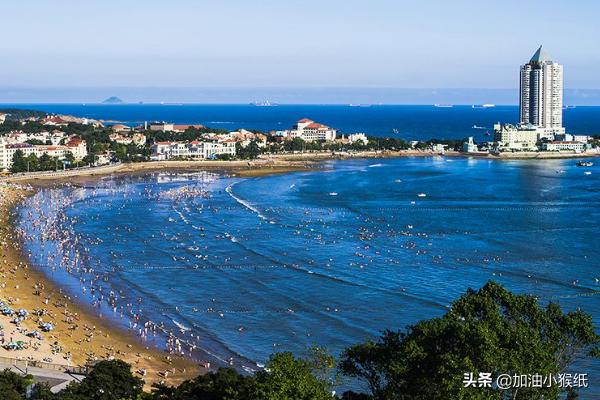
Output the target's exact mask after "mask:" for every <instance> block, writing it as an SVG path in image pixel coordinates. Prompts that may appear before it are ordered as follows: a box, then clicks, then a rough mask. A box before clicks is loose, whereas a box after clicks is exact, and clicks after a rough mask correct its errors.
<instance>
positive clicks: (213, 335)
mask: <svg viewBox="0 0 600 400" xmlns="http://www.w3.org/2000/svg"><path fill="white" fill-rule="evenodd" d="M49 107H50V106H49ZM52 107H54V108H48V109H46V110H47V111H53V112H60V113H72V114H75V115H82V116H88V117H91V118H108V117H109V115H108V114H109V110H120V111H119V112H120V113H121V112H122V114H117V115H112V116H110V117H111V118H113V119H117V120H121V121H134V120H135V121H139V120H144V119H145V118H146V117H149V116H151V115H155V117H154V118H152V119H164V120H169V121H176V122H189V123H192V122H195V123H198V122H200V123H204V122H205V120H204V119H202V118H200V117H198V118H197V119H193V118H192V117H191V116H192V115H201V114H202V111H201V110H205V111H206V110H210V109H211V107H213V106H198V108H195V107H196V106H190V107H188V106H181V107H177V106H173V107H163V106H156V109H157V110H168V111H164V113H163V114H152V113H151V112H150V111H149V110H148V111H142V110H143V109H144V107H155V106H94V109H93V110H94V111H90V113H89V114H80V113H78V112H76V111H77V110H86V109H87V108H86V107H88V106H66V105H65V106H52ZM69 107H70V108H69ZM214 107H215V108H214V110H215V114H218V113H223V114H222V116H221V117H220V118H217V116H216V115H215V114H211V116H210V118H209V119H214V120H215V121H216V120H217V119H218V120H223V121H225V120H229V121H232V122H233V121H234V120H236V121H237V122H234V123H233V124H232V125H233V126H234V127H238V126H245V127H249V128H253V127H254V128H256V129H261V128H260V127H261V126H263V127H264V126H266V125H263V124H266V123H265V122H258V120H259V118H258V117H257V116H252V112H250V110H254V112H256V113H258V115H265V114H263V113H267V114H269V113H275V114H277V115H279V116H271V117H270V119H269V121H275V120H277V121H281V124H282V125H283V126H284V127H285V126H288V125H289V124H290V123H291V122H292V121H293V120H295V119H297V118H298V117H300V116H307V117H310V118H312V119H315V120H317V121H323V122H324V123H328V124H330V125H332V126H336V127H337V126H342V121H344V120H345V119H344V117H343V114H344V111H343V110H342V107H341V106H340V107H339V108H338V107H333V106H324V107H323V108H319V107H316V106H306V107H305V106H298V107H297V108H294V107H292V106H290V108H289V110H290V112H289V113H287V114H286V113H284V112H283V111H282V110H286V109H288V107H287V106H280V107H251V106H240V110H241V109H244V110H246V111H243V112H241V111H240V110H238V111H239V112H238V111H236V112H232V114H231V115H227V113H226V112H225V111H224V110H227V109H231V110H236V107H235V106H222V107H217V106H214ZM330 107H333V108H330ZM378 108H379V107H365V108H362V107H345V108H344V110H345V111H346V112H348V113H350V115H352V116H353V117H352V121H353V122H346V123H347V124H348V125H347V127H344V130H346V129H347V130H348V131H351V130H355V129H357V126H361V127H363V128H364V129H361V130H364V131H368V129H369V126H370V125H369V123H368V121H369V119H368V118H367V120H365V121H362V120H361V119H360V118H358V117H357V116H358V115H360V113H365V115H371V117H370V118H371V119H370V121H372V126H373V127H372V128H370V129H371V131H370V133H372V134H377V133H380V134H385V133H389V132H388V130H389V129H392V127H396V128H394V129H399V131H400V133H399V135H400V136H401V135H402V134H403V133H405V134H406V135H407V136H406V137H407V138H411V139H413V138H419V137H421V138H424V137H430V136H431V137H446V138H460V137H463V136H465V133H467V132H470V131H469V129H470V128H469V127H470V126H473V125H482V126H489V125H490V124H491V123H492V122H494V121H495V120H497V119H499V120H506V119H509V118H510V116H513V117H514V115H515V113H516V108H514V107H506V108H504V107H496V108H494V109H483V110H481V109H472V108H470V107H464V108H463V107H453V108H437V109H436V108H434V107H430V108H427V107H421V106H418V107H416V106H415V107H406V108H402V107H398V108H395V107H391V106H390V108H388V107H387V106H382V107H381V109H380V110H378ZM151 109H152V108H151ZM102 110H106V111H102ZM125 110H132V111H134V113H133V114H131V115H129V116H128V117H127V115H128V114H127V113H126V112H125ZM175 110H187V111H185V112H186V115H185V116H180V117H177V118H176V117H175V115H177V111H175ZM217 110H218V112H217ZM291 110H295V111H293V112H292V111H291ZM311 110H312V111H311ZM394 110H401V111H400V112H399V113H400V114H399V115H400V116H399V115H398V113H395V112H394ZM598 111H600V109H598V108H592V107H589V108H587V107H581V108H580V107H577V108H576V109H570V110H565V120H566V121H569V119H568V117H567V116H569V115H571V117H569V118H573V115H577V114H576V113H580V114H578V115H580V116H581V117H580V118H581V119H575V120H571V121H569V123H572V125H573V127H575V126H577V127H578V128H577V129H578V132H588V133H590V132H593V129H594V125H593V124H592V123H591V122H590V121H598V119H599V116H598V114H599V113H598ZM104 112H106V114H102V113H104ZM169 113H173V114H169ZM278 113H282V114H278ZM370 113H374V114H377V115H379V117H377V118H376V117H375V116H373V114H370ZM570 113H572V114H570ZM283 114H285V115H287V117H285V118H284V117H283V116H282V115H283ZM292 114H293V115H292ZM415 114H416V115H421V116H423V115H429V118H430V120H421V122H420V124H416V123H415V122H414V121H416V120H417V118H416V117H415ZM436 115H438V116H440V117H439V118H435V117H434V116H436ZM486 115H487V117H486ZM384 116H385V117H384ZM402 116H405V118H406V119H405V120H404V119H403V117H402ZM442 116H443V117H442ZM472 116H478V118H480V119H476V118H471V117H472ZM588 116H590V118H589V119H588ZM148 119H150V118H148ZM348 119H350V118H348ZM250 120H256V121H257V122H256V125H254V126H249V125H248V123H249V121H250ZM358 120H360V121H361V122H360V124H361V125H353V124H354V123H355V122H356V121H358ZM447 121H454V122H453V124H454V125H453V126H454V128H453V130H450V128H449V127H448V126H447V124H446V122H447ZM573 121H578V122H577V123H575V122H573ZM206 124H207V125H208V122H206ZM363 124H364V125H363ZM567 126H569V125H568V124H567ZM597 126H598V125H595V127H596V128H597ZM436 127H439V129H440V130H439V131H437V130H436V129H437V128H436ZM457 127H463V128H464V129H463V128H457ZM427 128H429V129H430V131H428V130H427ZM262 129H264V128H262ZM573 129H575V128H573ZM265 130H266V129H265ZM434 132H437V133H434ZM469 134H471V133H469ZM408 135H413V136H408ZM576 162H577V160H574V159H568V160H488V159H480V158H466V157H465V158H452V157H441V156H436V157H414V158H413V157H407V158H396V159H360V160H346V161H327V162H325V163H324V164H323V165H322V168H320V169H318V170H312V171H302V172H292V173H287V174H278V175H270V176H261V177H253V178H240V177H235V176H230V175H228V174H227V173H226V172H223V173H219V172H215V171H213V172H206V171H204V172H203V171H200V172H198V171H196V172H168V171H165V172H160V173H159V172H155V173H145V174H138V175H131V176H108V177H104V178H99V179H97V180H94V181H90V182H89V183H85V184H78V185H73V186H68V187H63V188H47V189H42V190H40V191H39V192H38V193H37V194H35V195H34V196H32V197H30V198H28V199H27V200H26V201H25V203H24V204H23V205H22V206H21V207H20V208H19V210H18V212H19V215H20V219H19V221H20V222H19V226H20V228H21V230H22V232H23V233H22V237H23V240H24V246H25V249H26V250H27V253H28V254H29V257H30V259H31V262H32V264H33V265H35V266H36V267H37V268H40V269H41V270H42V271H44V272H45V273H46V274H47V276H48V277H49V278H50V279H52V280H54V281H55V282H56V283H57V284H59V285H61V287H63V288H64V290H66V291H68V292H69V293H70V294H71V295H72V296H73V297H76V298H77V299H79V300H80V301H81V302H82V303H84V304H87V305H88V306H89V307H93V308H94V309H96V310H97V311H98V312H100V313H102V314H103V315H104V316H105V317H106V318H109V319H112V320H113V321H114V322H115V324H118V325H120V326H122V327H123V328H125V329H131V330H132V331H133V332H134V333H136V334H139V335H140V336H143V339H142V340H145V341H148V342H152V343H154V344H156V345H158V346H166V344H165V337H166V335H168V334H169V332H170V333H171V334H172V335H174V336H176V337H178V338H180V340H181V342H182V343H185V345H184V346H183V347H184V351H186V352H189V353H191V356H192V357H193V358H195V359H202V360H208V361H210V362H211V363H212V365H215V366H216V365H231V366H233V367H235V368H237V369H239V370H240V371H246V372H248V373H252V372H254V371H256V370H258V369H259V368H261V367H262V366H263V365H264V364H265V363H266V362H267V360H268V357H269V355H270V354H272V353H274V352H278V351H292V352H294V353H295V354H297V355H299V356H302V355H306V354H307V353H308V351H309V349H310V348H311V347H314V346H319V347H324V348H326V349H327V350H329V351H330V352H331V353H332V354H334V355H339V354H340V352H341V351H343V349H344V348H346V347H348V346H351V345H353V344H356V343H360V342H364V341H366V340H373V339H376V338H377V337H378V336H379V335H380V334H381V332H382V331H383V330H384V329H393V330H399V329H400V330H401V329H404V328H406V327H407V326H408V325H410V324H413V323H415V322H417V321H419V320H422V319H425V318H432V317H438V316H441V315H443V314H444V313H445V312H446V311H447V310H448V307H450V305H451V303H452V301H454V300H456V299H457V298H458V297H459V296H460V295H461V294H463V293H465V291H466V290H467V289H468V288H474V289H477V288H479V287H481V286H482V285H484V284H485V283H486V282H488V281H490V280H494V281H497V282H499V283H501V284H502V285H505V286H506V287H507V288H508V289H509V290H511V291H514V292H515V293H520V294H531V295H534V296H536V297H537V298H538V299H539V300H540V301H541V302H542V303H543V304H547V303H548V302H551V301H554V302H558V303H559V304H560V305H561V306H562V307H563V308H564V309H565V310H575V309H578V308H581V309H583V310H584V311H586V312H588V313H590V314H591V315H592V317H593V321H594V324H595V326H596V327H598V326H600V268H599V267H600V262H599V260H600V247H599V246H598V245H597V238H598V237H599V236H600V170H597V167H596V166H592V167H578V166H577V165H576ZM32 221H34V222H33V223H32ZM149 321H151V324H152V325H153V326H155V327H158V329H154V330H153V332H155V333H152V334H144V331H143V328H144V326H147V325H145V324H148V322H149ZM188 347H190V349H189V350H188ZM568 372H570V373H585V374H588V377H589V382H590V388H588V389H586V390H585V391H583V392H582V398H595V397H598V396H600V362H598V361H591V360H584V361H578V362H577V363H575V364H574V365H573V366H572V367H571V369H570V370H569V371H568ZM457 379H461V377H457Z"/></svg>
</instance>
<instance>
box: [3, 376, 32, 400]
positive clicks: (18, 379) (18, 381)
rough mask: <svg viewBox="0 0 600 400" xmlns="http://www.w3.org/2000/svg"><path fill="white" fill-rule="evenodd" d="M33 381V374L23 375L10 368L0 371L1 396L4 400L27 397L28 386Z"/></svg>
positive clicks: (19, 399) (17, 399) (18, 399)
mask: <svg viewBox="0 0 600 400" xmlns="http://www.w3.org/2000/svg"><path fill="white" fill-rule="evenodd" d="M32 383H33V378H32V376H31V375H27V376H22V375H20V374H17V373H14V372H12V371H10V370H8V369H5V370H4V371H2V372H0V398H2V400H22V399H25V392H26V391H27V387H28V386H29V385H31V384H32Z"/></svg>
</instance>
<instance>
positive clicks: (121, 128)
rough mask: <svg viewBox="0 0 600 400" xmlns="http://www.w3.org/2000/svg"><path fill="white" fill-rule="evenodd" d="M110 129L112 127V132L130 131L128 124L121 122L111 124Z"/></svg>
mask: <svg viewBox="0 0 600 400" xmlns="http://www.w3.org/2000/svg"><path fill="white" fill-rule="evenodd" d="M110 129H112V131H113V132H119V133H122V132H130V131H131V127H130V126H127V125H123V124H115V125H113V126H111V127H110Z"/></svg>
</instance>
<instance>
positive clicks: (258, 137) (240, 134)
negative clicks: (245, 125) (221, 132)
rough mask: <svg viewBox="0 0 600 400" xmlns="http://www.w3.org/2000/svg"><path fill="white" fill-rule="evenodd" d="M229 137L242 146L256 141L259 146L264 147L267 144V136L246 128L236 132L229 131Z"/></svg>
mask: <svg viewBox="0 0 600 400" xmlns="http://www.w3.org/2000/svg"><path fill="white" fill-rule="evenodd" d="M228 136H229V138H231V139H233V140H235V141H236V142H238V143H239V144H240V145H241V146H242V147H246V146H248V145H249V144H250V143H252V142H256V144H257V145H258V147H260V148H263V147H265V146H266V145H267V136H266V135H263V134H262V133H254V132H250V131H247V130H246V129H239V130H237V131H235V132H229V135H228Z"/></svg>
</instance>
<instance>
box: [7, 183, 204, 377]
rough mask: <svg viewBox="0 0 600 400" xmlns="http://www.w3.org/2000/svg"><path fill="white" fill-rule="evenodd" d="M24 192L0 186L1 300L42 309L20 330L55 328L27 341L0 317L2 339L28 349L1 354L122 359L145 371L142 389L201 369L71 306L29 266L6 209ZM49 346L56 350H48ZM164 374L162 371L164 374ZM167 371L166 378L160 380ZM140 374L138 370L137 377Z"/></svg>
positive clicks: (78, 360) (73, 361) (74, 360)
mask: <svg viewBox="0 0 600 400" xmlns="http://www.w3.org/2000/svg"><path fill="white" fill-rule="evenodd" d="M28 194H29V193H28V192H26V191H25V190H22V189H17V188H14V187H8V186H0V243H1V250H0V299H1V300H2V301H4V302H5V303H7V304H10V307H11V308H12V309H13V310H18V309H21V308H23V309H26V310H28V311H29V312H30V313H32V311H33V310H39V309H45V310H46V312H47V313H46V315H43V316H35V315H33V314H30V315H29V316H28V317H27V319H26V320H25V321H23V322H22V323H21V330H23V331H24V332H31V331H33V330H36V329H37V330H39V323H41V322H51V323H53V324H54V326H55V329H54V330H52V331H51V332H47V333H43V332H42V333H41V334H42V336H43V340H41V341H40V340H38V339H32V338H29V337H26V336H24V335H23V334H22V333H19V332H17V327H16V325H14V324H13V323H11V319H12V318H11V317H5V316H2V315H0V324H1V325H2V326H3V327H4V338H5V342H9V341H10V339H11V338H12V339H13V341H15V342H16V341H17V340H21V341H23V342H24V343H25V344H26V346H27V347H28V348H27V349H24V350H5V349H4V348H0V357H10V358H19V359H23V360H25V359H30V360H36V361H44V360H45V361H49V362H51V363H53V364H64V365H75V366H84V365H86V364H87V363H89V362H93V361H96V360H106V359H111V358H116V359H121V360H124V361H126V362H128V363H130V364H131V365H132V370H133V371H134V372H135V373H138V372H137V371H142V370H145V371H146V375H145V376H144V377H143V379H144V380H145V381H146V385H147V387H148V386H149V385H150V384H152V383H155V382H160V381H162V380H164V381H166V382H167V383H170V384H176V383H178V382H180V381H182V380H185V379H189V378H191V377H193V376H196V375H198V374H199V373H201V372H202V371H201V369H200V367H199V366H198V365H197V364H195V363H194V362H192V361H190V360H187V359H184V358H181V357H176V356H169V354H167V353H166V352H165V351H162V350H159V349H157V348H153V347H146V346H144V345H143V344H142V343H141V342H140V341H138V340H137V339H136V338H135V337H134V336H133V334H130V333H129V332H126V331H124V330H121V329H119V328H116V327H114V326H111V325H110V322H109V321H107V320H106V319H102V318H101V317H100V316H98V315H95V314H94V312H93V311H91V310H89V309H87V308H85V307H82V306H80V305H78V304H76V303H75V302H74V301H72V299H70V298H69V297H68V296H66V295H65V294H63V293H61V290H60V289H59V288H58V287H56V285H54V284H53V283H52V282H51V281H49V280H48V279H47V278H46V277H45V276H44V275H43V274H42V273H41V272H39V271H36V270H35V269H33V268H31V267H30V266H29V265H28V263H27V262H26V260H25V258H24V257H23V256H22V254H21V251H20V246H19V242H18V241H17V240H16V237H15V235H14V231H13V227H12V224H11V221H10V217H9V214H10V210H11V209H12V207H14V206H15V205H16V204H17V202H19V201H20V200H21V199H22V198H23V197H24V196H26V195H28ZM52 346H54V349H55V350H59V351H58V352H56V351H55V354H53V352H52ZM165 372H166V374H165ZM165 375H166V379H165ZM139 376H141V373H140V375H139Z"/></svg>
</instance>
